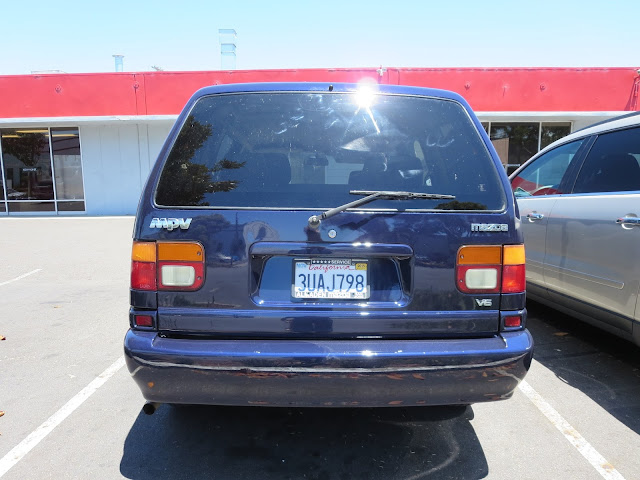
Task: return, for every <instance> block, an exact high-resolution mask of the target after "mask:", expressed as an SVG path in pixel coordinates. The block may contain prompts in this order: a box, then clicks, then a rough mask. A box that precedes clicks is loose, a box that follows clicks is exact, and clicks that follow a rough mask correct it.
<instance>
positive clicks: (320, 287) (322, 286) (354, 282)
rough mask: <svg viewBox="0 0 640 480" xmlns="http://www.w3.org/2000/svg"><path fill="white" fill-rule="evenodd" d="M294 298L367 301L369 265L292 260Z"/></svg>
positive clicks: (348, 261)
mask: <svg viewBox="0 0 640 480" xmlns="http://www.w3.org/2000/svg"><path fill="white" fill-rule="evenodd" d="M291 296H292V297H293V298H329V299H349V300H366V299H368V298H369V296H370V288H369V262H368V261H367V260H361V259H344V258H342V259H341V258H330V259H324V258H312V259H295V260H294V272H293V282H292V285H291Z"/></svg>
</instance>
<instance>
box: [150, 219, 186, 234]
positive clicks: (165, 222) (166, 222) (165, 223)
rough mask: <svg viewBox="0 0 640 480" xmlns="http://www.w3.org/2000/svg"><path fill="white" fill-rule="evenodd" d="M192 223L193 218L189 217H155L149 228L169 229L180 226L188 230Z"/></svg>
mask: <svg viewBox="0 0 640 480" xmlns="http://www.w3.org/2000/svg"><path fill="white" fill-rule="evenodd" d="M189 225H191V219H190V218H187V219H186V220H185V219H184V218H153V219H151V224H150V225H149V228H166V229H167V230H169V231H171V230H175V229H176V228H178V227H180V228H181V229H182V230H186V229H188V228H189Z"/></svg>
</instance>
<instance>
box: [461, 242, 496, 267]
mask: <svg viewBox="0 0 640 480" xmlns="http://www.w3.org/2000/svg"><path fill="white" fill-rule="evenodd" d="M501 263H502V247H500V246H493V245H478V246H465V247H461V248H460V250H458V265H500V264H501Z"/></svg>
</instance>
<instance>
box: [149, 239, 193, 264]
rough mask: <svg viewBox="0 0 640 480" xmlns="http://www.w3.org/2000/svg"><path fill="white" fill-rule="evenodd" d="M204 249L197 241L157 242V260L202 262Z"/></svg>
mask: <svg viewBox="0 0 640 480" xmlns="http://www.w3.org/2000/svg"><path fill="white" fill-rule="evenodd" d="M203 260H204V249H203V248H202V245H200V244H199V243H192V242H158V261H160V262H162V261H172V262H173V261H178V262H202V261H203Z"/></svg>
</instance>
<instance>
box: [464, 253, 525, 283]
mask: <svg viewBox="0 0 640 480" xmlns="http://www.w3.org/2000/svg"><path fill="white" fill-rule="evenodd" d="M456 284H457V286H458V289H459V290H460V291H461V292H464V293H522V292H524V291H525V257H524V245H504V246H499V245H497V246H496V245H469V246H463V247H460V249H459V250H458V257H457V259H456Z"/></svg>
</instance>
